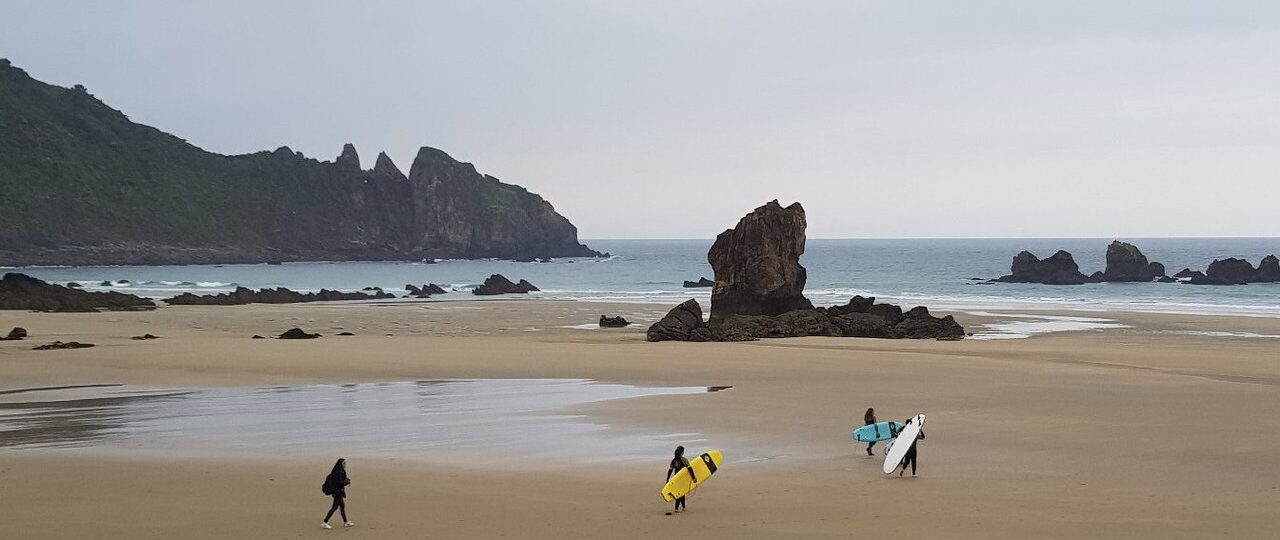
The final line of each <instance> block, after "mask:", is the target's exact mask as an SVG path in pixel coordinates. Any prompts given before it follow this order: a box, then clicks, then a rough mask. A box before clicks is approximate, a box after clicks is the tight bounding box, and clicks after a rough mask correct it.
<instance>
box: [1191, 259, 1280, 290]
mask: <svg viewBox="0 0 1280 540" xmlns="http://www.w3.org/2000/svg"><path fill="white" fill-rule="evenodd" d="M1277 281H1280V259H1277V258H1276V256H1275V255H1267V256H1266V257H1263V258H1262V261H1261V262H1260V263H1259V264H1258V267H1257V268H1254V267H1253V264H1251V263H1250V262H1249V261H1246V260H1244V259H1238V258H1235V257H1228V258H1226V259H1214V261H1213V262H1211V263H1209V268H1208V269H1206V270H1205V271H1204V273H1202V274H1200V275H1194V276H1191V279H1190V281H1187V283H1190V284H1192V285H1247V284H1249V283H1271V282H1277Z"/></svg>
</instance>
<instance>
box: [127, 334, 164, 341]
mask: <svg viewBox="0 0 1280 540" xmlns="http://www.w3.org/2000/svg"><path fill="white" fill-rule="evenodd" d="M129 339H132V340H134V341H145V340H148V339H160V336H156V335H153V334H142V335H141V336H133V337H131V338H129Z"/></svg>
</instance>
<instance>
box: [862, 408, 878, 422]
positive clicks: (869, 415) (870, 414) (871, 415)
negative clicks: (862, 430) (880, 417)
mask: <svg viewBox="0 0 1280 540" xmlns="http://www.w3.org/2000/svg"><path fill="white" fill-rule="evenodd" d="M875 419H876V409H875V407H867V412H866V414H863V415H862V421H863V422H870V421H872V420H875Z"/></svg>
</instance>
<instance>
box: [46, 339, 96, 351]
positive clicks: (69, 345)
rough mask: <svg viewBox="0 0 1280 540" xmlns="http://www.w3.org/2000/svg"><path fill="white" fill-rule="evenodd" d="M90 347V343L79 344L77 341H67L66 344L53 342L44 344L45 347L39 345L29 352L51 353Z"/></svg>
mask: <svg viewBox="0 0 1280 540" xmlns="http://www.w3.org/2000/svg"><path fill="white" fill-rule="evenodd" d="M92 346H93V344H92V343H80V342H79V341H68V342H66V343H63V342H61V341H55V342H53V343H47V344H45V345H40V346H38V347H33V348H32V349H31V350H33V351H52V350H57V349H87V348H89V347H92Z"/></svg>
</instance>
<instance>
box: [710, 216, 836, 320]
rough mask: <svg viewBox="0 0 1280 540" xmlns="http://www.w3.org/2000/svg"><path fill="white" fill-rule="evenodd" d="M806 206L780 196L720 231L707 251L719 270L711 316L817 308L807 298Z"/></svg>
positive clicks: (722, 317)
mask: <svg viewBox="0 0 1280 540" xmlns="http://www.w3.org/2000/svg"><path fill="white" fill-rule="evenodd" d="M805 227H806V223H805V219H804V208H803V207H801V206H800V203H798V202H797V203H793V204H792V205H791V206H788V207H786V208H783V207H782V205H780V204H778V201H777V200H773V201H769V202H768V203H767V204H765V205H764V206H761V207H760V208H756V209H755V211H753V212H751V213H750V214H747V215H746V216H745V217H743V218H742V219H741V220H739V221H738V226H736V227H734V228H732V229H729V230H727V231H725V232H722V233H720V235H719V236H717V237H716V241H715V243H714V244H712V245H711V250H710V251H708V252H707V262H709V263H711V268H712V269H713V270H715V285H713V286H712V289H711V321H712V322H718V321H723V320H725V319H727V318H729V317H731V316H733V315H781V314H783V313H786V312H788V311H794V310H797V309H813V303H811V302H809V299H808V298H805V297H804V282H805V279H806V275H805V270H804V267H803V266H800V255H803V254H804V242H805V236H804V231H805Z"/></svg>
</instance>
